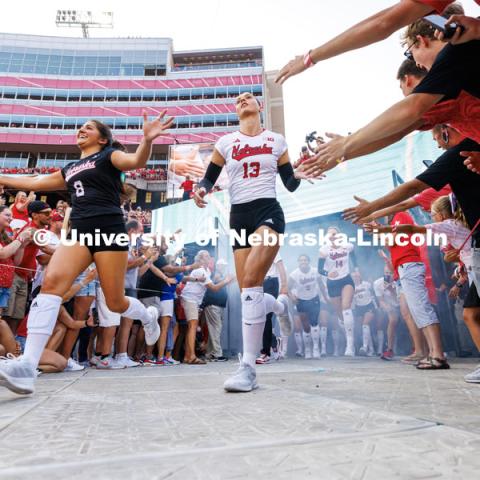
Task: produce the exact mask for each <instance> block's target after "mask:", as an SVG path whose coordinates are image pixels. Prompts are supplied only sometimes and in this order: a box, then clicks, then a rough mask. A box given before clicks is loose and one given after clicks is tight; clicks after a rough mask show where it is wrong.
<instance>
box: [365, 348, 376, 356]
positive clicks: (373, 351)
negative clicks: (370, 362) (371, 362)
mask: <svg viewBox="0 0 480 480" xmlns="http://www.w3.org/2000/svg"><path fill="white" fill-rule="evenodd" d="M375 356H376V354H375V350H374V349H373V348H369V349H368V350H367V357H375Z"/></svg>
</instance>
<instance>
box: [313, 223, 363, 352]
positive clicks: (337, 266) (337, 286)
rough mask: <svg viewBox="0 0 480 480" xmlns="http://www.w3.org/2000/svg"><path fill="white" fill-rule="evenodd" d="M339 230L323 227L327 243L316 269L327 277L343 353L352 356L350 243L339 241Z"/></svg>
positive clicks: (352, 284)
mask: <svg viewBox="0 0 480 480" xmlns="http://www.w3.org/2000/svg"><path fill="white" fill-rule="evenodd" d="M340 233H341V232H340V230H339V229H338V228H336V227H329V228H328V230H327V237H328V244H327V245H324V246H322V247H321V248H320V252H319V260H318V272H319V273H320V275H324V276H326V277H327V291H328V295H329V297H330V299H331V301H332V304H333V306H334V307H335V311H336V313H337V316H338V318H339V319H340V320H341V321H343V325H344V326H345V336H346V339H347V347H346V349H345V355H346V356H347V357H354V356H355V344H354V335H353V329H354V319H353V312H352V300H353V294H354V292H355V284H354V283H353V279H352V277H351V275H350V262H349V256H350V254H351V253H352V252H353V245H352V244H351V243H348V242H344V241H342V239H341V238H340Z"/></svg>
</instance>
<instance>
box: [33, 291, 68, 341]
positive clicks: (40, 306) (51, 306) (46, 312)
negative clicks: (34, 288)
mask: <svg viewBox="0 0 480 480" xmlns="http://www.w3.org/2000/svg"><path fill="white" fill-rule="evenodd" d="M61 305H62V297H58V296H57V295H49V294H45V293H39V294H38V295H37V296H36V297H35V298H34V300H33V302H32V305H31V307H30V313H29V314H28V322H27V327H28V333H34V334H35V333H36V334H41V335H51V334H52V332H53V329H54V327H55V324H56V323H57V318H58V312H59V310H60V306H61Z"/></svg>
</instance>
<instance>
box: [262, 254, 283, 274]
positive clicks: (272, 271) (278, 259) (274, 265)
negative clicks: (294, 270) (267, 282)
mask: <svg viewBox="0 0 480 480" xmlns="http://www.w3.org/2000/svg"><path fill="white" fill-rule="evenodd" d="M281 261H282V257H281V256H280V254H279V253H277V256H276V257H275V259H274V260H273V263H272V266H271V267H270V268H269V269H268V272H267V274H266V275H265V276H266V277H276V278H278V277H280V274H279V272H278V267H277V263H278V262H281Z"/></svg>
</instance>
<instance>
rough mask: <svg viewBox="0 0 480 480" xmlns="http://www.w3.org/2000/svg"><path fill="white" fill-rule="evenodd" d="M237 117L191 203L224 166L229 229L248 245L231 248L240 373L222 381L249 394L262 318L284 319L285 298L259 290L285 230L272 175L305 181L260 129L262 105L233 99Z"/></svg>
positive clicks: (274, 138) (200, 199) (276, 141)
mask: <svg viewBox="0 0 480 480" xmlns="http://www.w3.org/2000/svg"><path fill="white" fill-rule="evenodd" d="M236 112H237V115H238V117H239V119H240V130H239V131H237V132H233V133H230V134H228V135H225V136H223V137H221V138H220V139H219V140H218V141H217V143H216V145H215V149H214V151H213V154H212V160H211V162H210V164H209V165H208V168H207V171H206V173H205V177H204V178H203V179H202V180H201V181H200V183H199V185H198V188H197V190H196V192H195V197H194V199H195V203H196V204H197V205H198V206H199V207H201V208H204V207H205V205H206V201H205V200H204V197H205V195H206V194H207V193H208V192H210V191H211V190H212V188H213V187H214V185H215V182H216V181H217V179H218V177H219V175H220V173H221V171H222V168H223V167H224V166H226V169H227V174H228V177H229V181H230V185H229V193H230V201H231V204H232V208H231V211H230V228H231V229H232V230H233V231H234V232H236V233H237V235H239V237H240V238H241V235H242V233H243V234H246V237H247V238H246V240H247V241H246V242H244V241H239V240H238V239H236V240H235V244H234V245H233V249H234V258H235V269H236V273H237V279H238V283H239V286H240V289H241V299H242V332H243V358H242V360H241V361H240V368H239V369H238V371H237V372H236V373H235V374H234V375H233V376H232V377H231V378H229V379H228V380H227V381H226V382H225V384H224V388H225V390H227V391H229V392H249V391H251V390H253V389H255V388H257V380H256V370H255V360H256V356H257V352H258V351H259V350H260V347H261V343H262V337H263V330H264V326H265V321H266V315H267V313H269V312H272V311H273V312H274V313H276V314H277V315H288V298H287V296H286V295H280V297H279V300H276V299H275V298H274V297H272V296H271V295H269V294H264V291H263V281H264V279H265V275H266V274H267V272H268V270H269V268H270V266H271V265H272V263H273V261H274V259H275V257H276V255H277V253H278V250H279V242H278V238H279V235H280V234H283V233H284V230H285V218H284V215H283V211H282V208H281V206H280V204H279V203H278V201H277V199H276V188H275V187H276V176H277V172H278V173H279V174H280V177H281V179H282V181H283V184H284V185H285V187H286V188H287V189H288V190H289V191H290V192H293V191H295V190H296V189H297V188H298V187H299V185H300V180H299V178H307V177H306V176H305V175H298V174H296V173H294V171H293V167H292V165H291V163H290V158H289V155H288V150H287V145H286V142H285V139H284V138H283V137H282V136H281V135H279V134H278V133H274V132H271V131H268V130H265V129H263V128H262V123H261V117H260V112H261V106H260V104H259V103H258V101H257V99H256V98H255V97H254V96H253V95H252V94H251V93H248V92H246V93H242V94H241V95H239V96H238V97H237V100H236ZM253 233H257V234H259V235H261V236H262V234H265V233H268V234H269V235H270V236H271V237H276V238H277V242H276V245H273V246H272V245H267V244H265V242H262V241H261V242H252V243H250V241H249V240H250V239H249V238H248V237H249V236H250V235H251V234H253ZM253 243H254V244H253Z"/></svg>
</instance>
